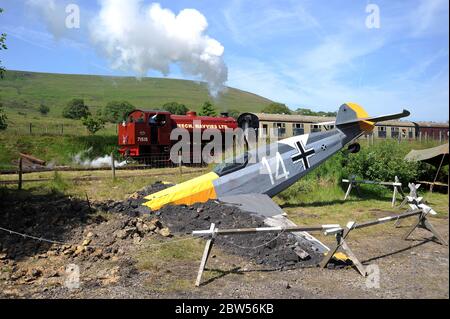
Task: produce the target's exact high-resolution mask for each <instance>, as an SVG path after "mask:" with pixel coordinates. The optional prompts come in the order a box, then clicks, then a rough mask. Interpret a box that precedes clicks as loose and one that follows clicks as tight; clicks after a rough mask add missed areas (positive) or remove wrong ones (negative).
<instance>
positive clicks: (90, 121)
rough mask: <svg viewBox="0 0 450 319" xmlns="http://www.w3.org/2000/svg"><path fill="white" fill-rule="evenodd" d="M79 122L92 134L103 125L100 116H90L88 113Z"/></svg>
mask: <svg viewBox="0 0 450 319" xmlns="http://www.w3.org/2000/svg"><path fill="white" fill-rule="evenodd" d="M81 122H82V123H83V125H84V126H85V127H86V129H87V130H88V131H89V133H91V134H92V135H94V134H95V133H97V132H98V131H99V130H101V129H102V128H104V127H105V121H104V120H103V119H102V118H99V117H92V116H90V115H89V116H87V117H84V118H83V119H82V120H81Z"/></svg>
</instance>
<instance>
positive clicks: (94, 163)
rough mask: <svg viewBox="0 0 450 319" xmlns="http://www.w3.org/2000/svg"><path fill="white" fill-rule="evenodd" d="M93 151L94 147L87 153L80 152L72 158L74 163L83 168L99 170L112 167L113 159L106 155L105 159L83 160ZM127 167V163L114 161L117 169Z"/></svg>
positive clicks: (86, 151)
mask: <svg viewBox="0 0 450 319" xmlns="http://www.w3.org/2000/svg"><path fill="white" fill-rule="evenodd" d="M91 151H92V147H91V148H89V149H87V150H85V151H81V152H79V153H78V154H76V155H75V156H74V157H73V158H72V161H73V162H74V163H75V164H78V165H81V166H83V167H90V168H99V167H108V166H109V167H111V160H112V158H111V156H110V155H105V156H103V157H97V158H95V159H93V160H90V159H82V158H83V157H85V156H86V154H88V153H89V152H91ZM125 165H127V161H123V162H119V161H116V160H114V166H115V167H122V166H125Z"/></svg>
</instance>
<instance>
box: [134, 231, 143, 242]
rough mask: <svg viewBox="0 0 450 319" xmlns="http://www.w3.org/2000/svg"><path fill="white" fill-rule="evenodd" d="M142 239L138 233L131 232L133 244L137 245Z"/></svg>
mask: <svg viewBox="0 0 450 319" xmlns="http://www.w3.org/2000/svg"><path fill="white" fill-rule="evenodd" d="M141 241H142V239H141V236H139V234H138V233H134V234H133V244H135V245H137V244H139V243H140V242H141Z"/></svg>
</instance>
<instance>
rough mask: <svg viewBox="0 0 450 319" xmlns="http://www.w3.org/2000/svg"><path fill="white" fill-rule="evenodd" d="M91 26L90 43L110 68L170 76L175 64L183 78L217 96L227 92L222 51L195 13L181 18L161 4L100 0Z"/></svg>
mask: <svg viewBox="0 0 450 319" xmlns="http://www.w3.org/2000/svg"><path fill="white" fill-rule="evenodd" d="M100 5H101V9H100V12H99V14H98V15H97V16H96V17H95V18H94V21H93V23H92V24H91V37H92V41H93V42H94V43H95V44H96V45H97V46H99V47H100V48H101V49H102V51H103V52H104V53H105V54H106V56H107V57H108V58H109V59H110V60H111V61H112V67H113V68H117V69H124V70H133V71H134V72H136V73H137V74H138V75H140V76H142V75H145V74H146V72H147V71H149V70H157V71H160V72H161V73H162V74H164V75H168V74H169V73H170V66H171V65H172V64H177V65H179V66H180V68H181V70H182V71H183V72H184V73H185V74H189V75H194V76H196V77H200V78H201V79H202V80H204V81H206V82H207V83H208V85H209V88H210V91H211V92H212V93H213V94H214V95H215V94H216V93H217V92H219V91H221V90H222V89H223V84H224V83H225V82H226V81H227V77H228V70H227V67H226V65H225V63H224V61H223V57H222V56H223V52H224V47H223V46H222V45H221V44H220V43H219V42H218V41H217V40H215V39H212V38H210V37H209V36H207V35H206V34H204V32H205V30H206V28H207V27H208V22H207V21H206V18H205V17H204V16H203V15H202V14H201V13H200V12H199V11H197V10H195V9H184V10H181V11H180V12H179V13H178V14H177V15H176V14H175V13H173V12H172V11H170V10H168V9H163V8H161V5H160V4H159V3H152V4H150V5H145V4H144V3H143V1H142V0H101V1H100Z"/></svg>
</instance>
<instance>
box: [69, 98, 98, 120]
mask: <svg viewBox="0 0 450 319" xmlns="http://www.w3.org/2000/svg"><path fill="white" fill-rule="evenodd" d="M88 115H91V113H90V112H89V107H88V106H87V105H85V104H84V100H83V99H72V100H71V101H69V103H67V106H66V107H65V108H64V110H63V117H65V118H68V119H74V120H79V119H81V118H83V117H87V116H88Z"/></svg>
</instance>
